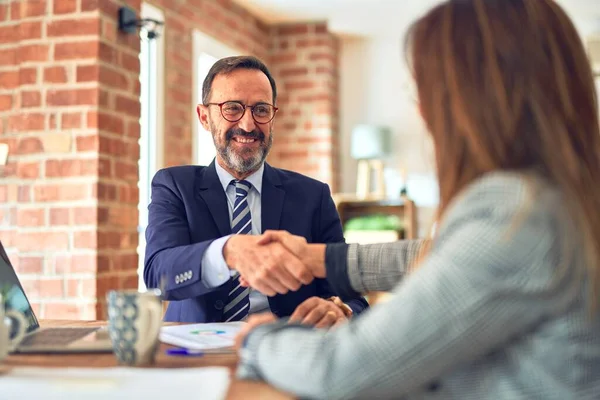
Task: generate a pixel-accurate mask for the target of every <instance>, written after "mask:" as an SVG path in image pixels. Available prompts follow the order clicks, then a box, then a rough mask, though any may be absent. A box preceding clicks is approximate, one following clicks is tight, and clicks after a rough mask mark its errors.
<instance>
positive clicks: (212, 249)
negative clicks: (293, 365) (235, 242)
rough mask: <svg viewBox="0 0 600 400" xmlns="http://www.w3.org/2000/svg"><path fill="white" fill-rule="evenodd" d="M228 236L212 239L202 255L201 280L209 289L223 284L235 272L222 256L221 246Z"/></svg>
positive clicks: (223, 245)
mask: <svg viewBox="0 0 600 400" xmlns="http://www.w3.org/2000/svg"><path fill="white" fill-rule="evenodd" d="M230 237H231V235H228V236H223V237H222V238H219V239H216V240H214V241H213V242H212V243H211V244H210V245H209V246H208V248H207V249H206V251H205V252H204V254H203V255H202V282H203V283H204V285H205V286H206V287H207V288H209V289H212V288H216V287H219V286H221V285H223V284H224V283H226V282H227V281H229V278H231V276H232V275H233V274H234V273H235V271H233V270H230V269H229V267H227V263H226V262H225V258H224V257H223V247H225V243H226V242H227V240H228V239H229V238H230Z"/></svg>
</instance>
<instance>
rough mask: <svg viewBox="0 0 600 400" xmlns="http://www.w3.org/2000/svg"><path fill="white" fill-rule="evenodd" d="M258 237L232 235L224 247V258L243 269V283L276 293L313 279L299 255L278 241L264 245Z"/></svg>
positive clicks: (267, 293)
mask: <svg viewBox="0 0 600 400" xmlns="http://www.w3.org/2000/svg"><path fill="white" fill-rule="evenodd" d="M259 238H260V237H259V236H252V235H233V236H232V237H230V238H229V239H228V240H227V242H226V243H225V246H224V247H223V257H224V258H225V262H226V263H227V265H228V266H229V268H230V269H235V270H237V271H238V272H239V273H240V275H241V277H242V278H243V279H241V280H243V283H244V285H249V286H251V287H253V288H255V289H257V290H258V291H260V292H261V293H263V294H265V295H267V296H275V295H276V294H277V293H279V294H285V293H287V292H288V291H290V290H293V291H295V290H298V289H299V288H300V286H301V285H302V284H305V285H307V284H309V283H310V282H312V280H313V275H312V273H311V272H310V271H309V269H308V268H307V267H306V266H305V265H304V264H303V263H302V262H301V260H299V259H298V257H297V256H295V255H294V254H292V253H291V252H290V251H289V250H287V249H286V248H285V247H284V246H283V245H282V244H281V243H278V242H269V243H267V244H264V245H261V244H259Z"/></svg>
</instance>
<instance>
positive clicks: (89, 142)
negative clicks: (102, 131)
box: [75, 135, 98, 152]
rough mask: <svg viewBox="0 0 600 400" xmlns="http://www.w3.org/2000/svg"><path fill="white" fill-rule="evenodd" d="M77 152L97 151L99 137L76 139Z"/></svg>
mask: <svg viewBox="0 0 600 400" xmlns="http://www.w3.org/2000/svg"><path fill="white" fill-rule="evenodd" d="M75 144H76V147H77V151H78V152H80V151H96V150H98V135H89V136H77V138H76V139H75Z"/></svg>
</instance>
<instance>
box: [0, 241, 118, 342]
mask: <svg viewBox="0 0 600 400" xmlns="http://www.w3.org/2000/svg"><path fill="white" fill-rule="evenodd" d="M0 291H1V293H2V295H3V300H4V302H5V306H6V309H7V310H16V311H19V312H21V313H23V314H24V315H25V318H26V320H27V322H28V326H27V333H26V335H25V338H24V339H23V341H22V342H21V343H20V344H19V346H18V347H17V349H16V350H15V352H17V353H90V352H92V353H96V352H101V353H104V352H107V353H108V352H112V345H111V342H110V338H109V336H108V331H107V330H106V328H99V327H83V326H82V327H64V328H63V327H60V328H50V327H48V328H42V327H40V324H39V322H38V319H37V317H36V315H35V313H34V312H33V309H32V308H31V304H30V303H29V300H28V299H27V295H26V294H25V291H24V290H23V286H22V285H21V282H20V281H19V278H18V277H17V274H16V272H15V269H14V268H13V266H12V264H11V263H10V260H9V259H8V255H7V254H6V251H5V250H4V246H3V245H2V242H0Z"/></svg>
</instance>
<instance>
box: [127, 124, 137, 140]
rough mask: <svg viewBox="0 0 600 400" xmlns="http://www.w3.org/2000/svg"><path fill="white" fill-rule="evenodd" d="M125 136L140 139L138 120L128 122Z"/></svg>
mask: <svg viewBox="0 0 600 400" xmlns="http://www.w3.org/2000/svg"><path fill="white" fill-rule="evenodd" d="M127 136H128V137H130V138H135V139H139V138H140V122H139V120H135V121H130V122H129V123H128V124H127Z"/></svg>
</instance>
